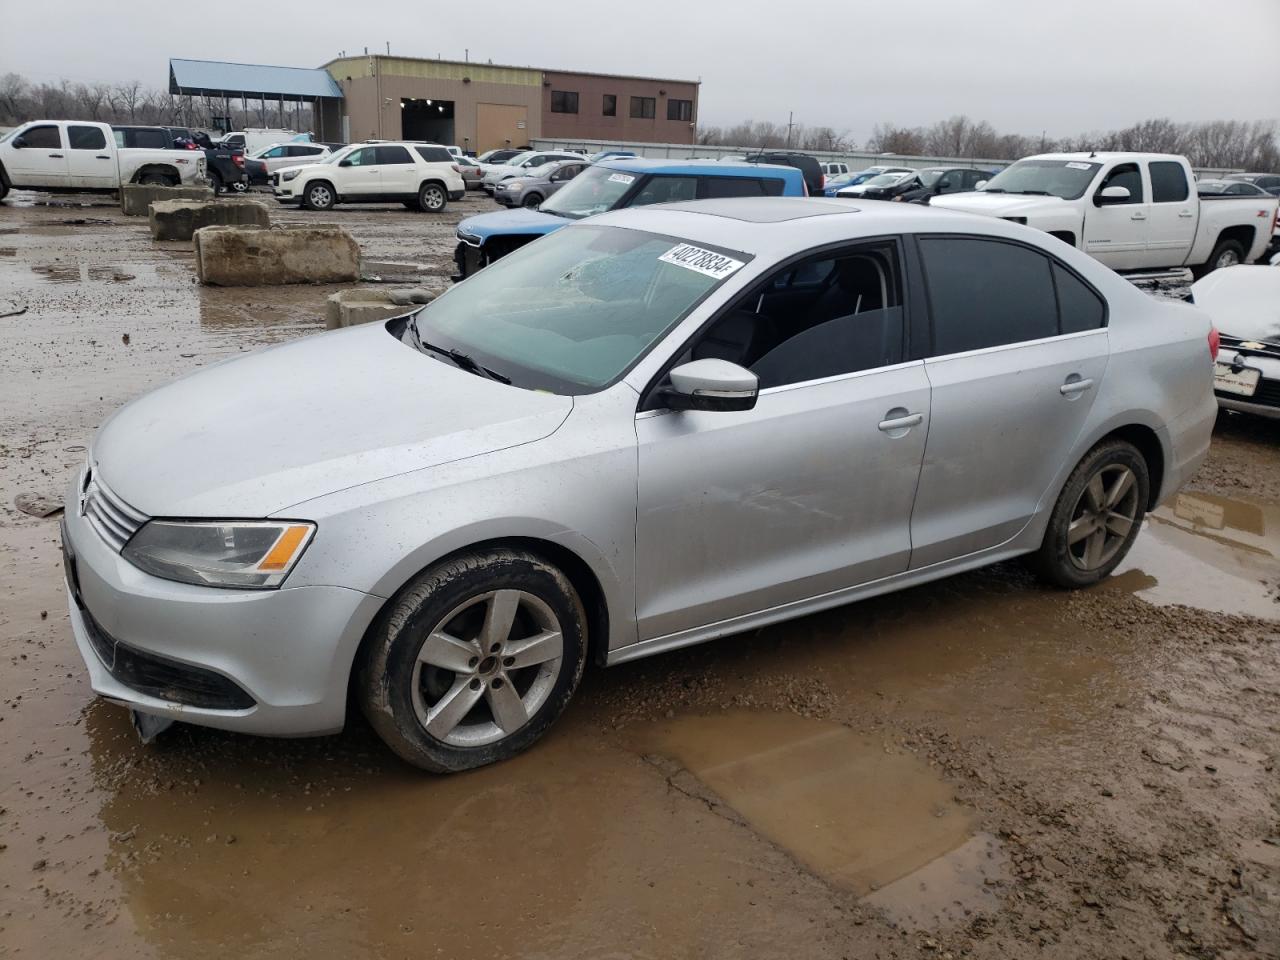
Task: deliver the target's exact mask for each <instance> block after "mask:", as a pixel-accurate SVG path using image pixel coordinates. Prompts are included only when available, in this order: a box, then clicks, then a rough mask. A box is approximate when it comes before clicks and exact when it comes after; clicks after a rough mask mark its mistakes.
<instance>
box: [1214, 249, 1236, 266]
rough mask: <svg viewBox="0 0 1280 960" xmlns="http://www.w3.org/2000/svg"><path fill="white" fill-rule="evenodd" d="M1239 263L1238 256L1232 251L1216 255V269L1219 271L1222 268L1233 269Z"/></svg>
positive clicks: (1224, 251)
mask: <svg viewBox="0 0 1280 960" xmlns="http://www.w3.org/2000/svg"><path fill="white" fill-rule="evenodd" d="M1239 262H1240V254H1238V253H1236V252H1235V251H1234V250H1223V251H1222V253H1220V254H1218V263H1217V268H1218V269H1219V270H1221V269H1222V268H1223V267H1234V266H1235V265H1236V264H1238V263H1239Z"/></svg>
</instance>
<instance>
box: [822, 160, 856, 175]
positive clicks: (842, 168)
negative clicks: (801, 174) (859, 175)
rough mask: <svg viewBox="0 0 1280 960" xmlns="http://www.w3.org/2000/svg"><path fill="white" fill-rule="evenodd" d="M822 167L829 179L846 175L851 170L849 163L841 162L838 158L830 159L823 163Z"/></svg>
mask: <svg viewBox="0 0 1280 960" xmlns="http://www.w3.org/2000/svg"><path fill="white" fill-rule="evenodd" d="M821 167H822V172H823V173H824V174H826V177H827V179H828V180H830V179H831V178H832V177H841V176H844V175H845V174H846V173H848V172H849V165H848V164H847V163H841V162H839V161H836V160H828V161H827V162H826V163H823V164H821Z"/></svg>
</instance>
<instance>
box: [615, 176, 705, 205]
mask: <svg viewBox="0 0 1280 960" xmlns="http://www.w3.org/2000/svg"><path fill="white" fill-rule="evenodd" d="M697 195H698V178H697V177H650V178H649V182H648V183H646V184H645V185H644V186H643V187H641V188H640V192H639V193H637V194H636V195H635V196H634V197H633V198H632V200H631V202H630V203H629V204H627V206H630V207H643V206H647V205H648V204H650V203H675V202H677V201H680V200H693V199H695V198H696V197H697Z"/></svg>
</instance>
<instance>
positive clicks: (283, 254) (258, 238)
mask: <svg viewBox="0 0 1280 960" xmlns="http://www.w3.org/2000/svg"><path fill="white" fill-rule="evenodd" d="M193 239H194V241H195V253H196V275H197V276H198V277H199V278H200V282H201V283H207V284H211V285H213V286H218V287H270V286H276V285H278V284H285V283H351V282H354V281H356V280H358V279H360V248H359V247H358V246H356V242H355V240H354V239H352V237H351V234H349V233H347V231H346V230H343V229H342V228H341V227H272V228H270V229H264V228H262V227H256V226H220V227H201V228H200V229H198V230H197V231H196V232H195V234H194V236H193Z"/></svg>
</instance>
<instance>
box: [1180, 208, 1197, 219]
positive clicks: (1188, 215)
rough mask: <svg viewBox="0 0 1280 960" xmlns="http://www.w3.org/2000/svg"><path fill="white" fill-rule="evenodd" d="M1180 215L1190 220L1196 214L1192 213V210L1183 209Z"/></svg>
mask: <svg viewBox="0 0 1280 960" xmlns="http://www.w3.org/2000/svg"><path fill="white" fill-rule="evenodd" d="M1178 216H1179V217H1181V218H1182V219H1183V220H1190V219H1191V218H1192V217H1194V216H1195V214H1194V213H1192V212H1191V211H1190V210H1183V211H1182V212H1181V213H1180V214H1178Z"/></svg>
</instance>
